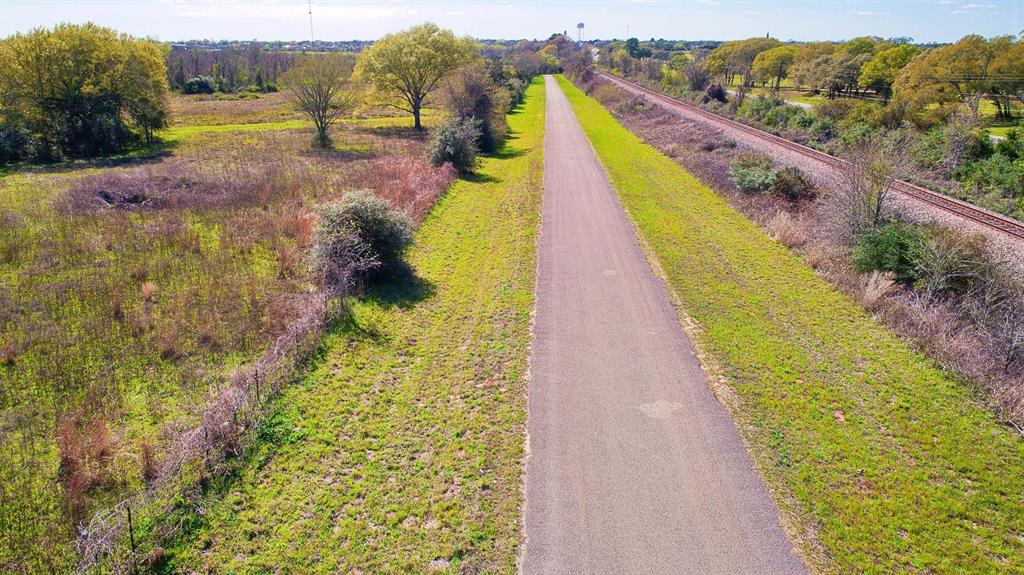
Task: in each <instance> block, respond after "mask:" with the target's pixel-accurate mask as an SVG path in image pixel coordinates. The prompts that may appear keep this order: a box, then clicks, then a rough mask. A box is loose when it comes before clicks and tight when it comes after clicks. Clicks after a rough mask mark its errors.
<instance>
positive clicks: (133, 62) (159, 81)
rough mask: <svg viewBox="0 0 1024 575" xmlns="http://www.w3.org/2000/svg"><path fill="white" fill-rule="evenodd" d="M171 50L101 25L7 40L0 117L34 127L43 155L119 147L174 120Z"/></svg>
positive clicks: (2, 45) (2, 51) (2, 48)
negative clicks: (168, 58) (169, 117)
mask: <svg viewBox="0 0 1024 575" xmlns="http://www.w3.org/2000/svg"><path fill="white" fill-rule="evenodd" d="M165 55H166V48H165V47H164V46H163V45H160V44H157V43H155V42H151V41H148V40H138V39H135V38H132V37H130V36H128V35H125V34H118V33H117V32H115V31H114V30H111V29H109V28H102V27H100V26H96V25H95V24H91V23H89V24H81V25H78V24H61V25H59V26H56V27H54V28H52V29H44V28H37V29H35V30H32V31H31V32H28V33H25V34H15V35H14V36H10V37H8V38H6V39H4V40H2V41H0V70H3V73H2V74H0V105H2V114H0V121H2V122H3V123H4V125H5V126H8V127H9V126H12V125H13V126H19V127H21V128H24V129H25V130H27V131H28V132H29V133H30V134H31V137H32V139H33V140H34V141H35V148H36V150H37V155H38V157H39V159H56V158H58V157H60V156H62V155H67V156H73V157H91V156H95V155H97V154H102V153H110V152H117V151H120V150H121V149H123V148H124V147H125V146H126V145H128V144H129V143H130V142H131V141H132V139H133V137H134V136H133V133H132V129H133V128H134V129H135V130H137V131H138V133H139V134H140V135H141V136H142V137H144V138H145V139H146V140H147V141H151V140H152V138H153V132H154V131H155V130H157V129H159V128H161V127H163V126H165V125H166V123H167V113H168V112H167V110H168V105H167V93H168V87H167V66H166V64H165Z"/></svg>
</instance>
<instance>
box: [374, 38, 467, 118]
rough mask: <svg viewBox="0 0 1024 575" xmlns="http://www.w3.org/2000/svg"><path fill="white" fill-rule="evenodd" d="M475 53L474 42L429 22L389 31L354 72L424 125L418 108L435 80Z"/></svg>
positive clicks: (465, 62) (380, 95)
mask: <svg viewBox="0 0 1024 575" xmlns="http://www.w3.org/2000/svg"><path fill="white" fill-rule="evenodd" d="M477 57H478V52H477V47H476V44H475V42H473V40H472V39H470V38H458V37H456V36H455V34H454V33H452V31H451V30H442V29H441V28H438V27H437V26H436V25H434V24H431V23H426V24H420V25H419V26H413V27H412V28H410V29H408V30H405V31H402V32H397V33H394V34H388V35H386V36H384V37H383V38H381V39H380V40H378V41H376V42H374V43H373V45H372V46H371V47H370V48H368V49H367V50H366V51H364V52H363V53H362V54H361V55H360V57H359V62H358V63H357V65H356V76H357V77H358V78H360V79H362V80H365V81H366V82H368V83H370V84H371V85H372V86H373V87H374V89H375V90H376V92H377V95H378V97H379V98H380V100H381V102H382V103H384V104H386V105H389V106H392V107H394V108H398V109H400V110H404V111H406V112H410V113H411V114H412V115H413V119H414V123H415V126H416V129H423V127H422V124H421V123H420V111H421V110H422V109H423V104H424V101H425V100H426V98H427V96H428V95H429V94H430V93H431V92H432V91H433V90H434V88H435V87H437V85H438V82H440V81H441V79H442V78H443V77H444V76H445V75H446V74H448V73H449V72H451V71H452V70H455V69H457V68H459V67H461V66H464V65H466V64H468V63H470V62H472V61H473V60H474V59H476V58H477Z"/></svg>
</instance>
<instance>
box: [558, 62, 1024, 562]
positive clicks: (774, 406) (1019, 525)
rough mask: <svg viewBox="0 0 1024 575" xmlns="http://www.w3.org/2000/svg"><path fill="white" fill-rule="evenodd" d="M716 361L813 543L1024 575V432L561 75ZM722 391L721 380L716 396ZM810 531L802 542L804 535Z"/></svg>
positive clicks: (853, 556)
mask: <svg viewBox="0 0 1024 575" xmlns="http://www.w3.org/2000/svg"><path fill="white" fill-rule="evenodd" d="M560 83H561V86H562V88H563V89H564V90H565V91H566V93H567V95H568V96H569V99H570V101H571V102H572V104H573V107H574V108H575V110H576V113H577V115H578V116H579V118H580V121H581V123H582V124H583V128H584V130H585V131H586V133H587V135H588V136H589V138H590V140H591V142H592V143H593V146H594V149H595V150H596V152H597V154H598V156H599V157H600V159H601V161H602V162H603V163H604V166H605V168H606V170H607V171H608V174H609V176H610V177H611V180H612V182H613V184H614V186H615V187H616V189H617V190H618V192H619V196H620V198H621V200H622V202H623V205H624V206H625V207H626V209H627V210H628V212H629V214H630V215H631V217H632V219H633V221H634V222H635V224H636V226H637V228H638V231H639V233H640V235H641V237H642V238H643V239H644V240H645V242H646V244H647V245H648V246H649V250H650V255H651V256H652V257H653V258H655V259H656V260H657V262H658V263H659V264H660V266H661V269H662V270H663V273H664V274H665V276H666V280H667V282H668V285H669V287H670V289H671V291H672V293H673V294H674V296H675V297H676V298H677V299H678V301H679V302H680V304H681V306H682V308H683V309H684V310H685V311H686V313H687V314H688V315H689V316H690V317H692V318H693V319H694V320H695V321H696V322H697V324H698V325H699V326H700V330H699V334H698V336H697V339H698V341H699V343H700V345H701V347H702V348H704V349H705V350H706V351H707V352H708V353H709V354H710V357H712V358H713V359H714V360H715V362H717V364H718V366H719V367H718V370H717V371H719V372H720V373H721V375H722V376H723V377H724V383H725V385H726V387H725V391H724V392H722V394H720V396H721V397H732V396H735V397H734V399H732V400H729V399H726V402H727V403H729V404H730V405H731V406H732V408H733V412H734V416H735V418H736V419H737V422H738V424H739V426H740V428H741V431H742V432H743V434H744V435H745V437H746V438H747V440H748V442H749V443H750V444H751V445H752V448H753V449H752V450H753V452H754V453H755V457H756V458H757V460H758V464H759V467H760V469H761V470H762V472H763V473H764V474H765V476H766V479H767V481H768V483H769V485H770V486H771V488H772V490H773V492H774V493H776V495H777V500H779V501H780V502H781V505H782V507H783V509H784V510H785V511H786V514H787V515H788V516H790V517H791V518H792V519H793V520H794V523H795V524H797V525H799V526H801V527H803V530H798V531H800V532H801V533H804V534H806V533H807V532H816V535H817V537H816V539H817V542H818V543H817V544H813V543H806V542H805V545H804V547H805V550H807V551H808V554H809V555H811V556H812V558H813V563H815V564H816V565H817V566H818V567H820V568H821V570H822V571H827V572H840V573H1024V498H1022V495H1024V442H1022V441H1021V438H1020V437H1019V436H1018V435H1016V434H1014V433H1012V432H1011V431H1009V430H1008V429H1006V428H1005V427H1003V426H1001V425H999V424H998V423H997V422H996V421H995V420H994V418H993V416H992V415H991V414H990V413H989V412H988V411H986V410H985V409H983V408H982V407H981V406H979V404H978V401H977V399H976V398H975V397H974V396H973V395H972V393H971V391H970V390H968V389H967V388H966V387H965V386H964V385H962V384H961V383H958V382H957V381H954V380H953V379H952V378H951V377H950V376H949V375H947V374H945V373H944V372H943V371H941V370H940V369H939V368H938V367H936V366H935V365H934V364H933V363H932V362H931V361H929V360H927V359H925V358H923V357H921V356H920V355H919V354H917V353H915V352H914V351H912V350H911V349H910V348H909V347H908V345H907V344H906V343H904V342H903V341H902V340H900V339H899V338H898V337H896V336H895V335H894V334H892V333H891V332H889V331H887V330H886V329H884V328H883V327H882V326H880V325H879V324H878V323H876V322H875V321H874V320H873V319H872V318H871V317H870V316H869V315H868V314H867V313H866V312H865V311H864V310H863V309H862V308H860V307H859V306H858V305H856V304H855V303H853V302H852V301H851V300H850V299H849V298H847V297H846V296H844V295H842V294H840V293H838V292H836V291H835V290H834V289H833V288H831V287H830V286H829V285H828V284H827V283H826V282H825V281H824V280H822V279H820V278H818V277H817V276H816V275H815V274H814V273H813V272H812V271H811V269H810V268H809V267H807V266H806V265H804V264H803V263H802V262H801V260H800V259H799V258H797V257H796V256H794V255H793V254H791V253H790V252H789V251H788V250H786V249H785V248H784V247H783V246H781V245H780V244H777V243H775V242H773V241H771V240H770V239H769V238H768V237H767V236H766V235H765V234H764V233H763V232H762V230H761V229H760V228H758V227H757V226H755V225H754V224H753V223H751V222H750V221H749V220H747V219H746V218H745V217H743V216H742V215H741V214H740V213H738V212H737V211H735V210H734V209H732V208H731V207H730V206H729V205H728V204H727V203H726V202H725V201H724V200H723V199H721V198H720V197H718V196H717V195H715V194H714V193H713V192H712V191H710V190H709V189H708V188H707V187H706V186H704V185H703V184H701V183H700V182H699V181H697V180H696V179H694V178H693V177H692V176H690V175H689V174H688V173H687V172H685V171H684V170H683V169H682V168H681V167H680V166H679V165H677V164H675V163H674V162H673V161H672V160H670V159H669V158H667V157H665V156H663V155H661V154H660V153H658V152H657V151H656V150H654V149H652V148H650V147H648V146H646V145H644V144H643V143H642V142H641V141H640V140H639V139H638V138H637V137H636V136H635V135H633V134H632V133H630V132H629V131H627V130H626V129H625V128H623V127H622V126H621V125H619V124H618V123H617V122H616V121H615V120H614V119H613V117H612V116H611V115H610V114H609V113H608V112H607V111H606V110H605V109H604V108H603V107H602V106H601V105H600V104H598V103H597V102H596V101H594V100H592V99H590V98H588V97H587V96H585V95H584V94H583V93H582V92H580V91H579V90H577V89H576V88H575V87H573V86H572V85H571V84H569V82H567V81H565V80H564V79H560ZM720 391H721V390H720ZM808 539H812V538H808Z"/></svg>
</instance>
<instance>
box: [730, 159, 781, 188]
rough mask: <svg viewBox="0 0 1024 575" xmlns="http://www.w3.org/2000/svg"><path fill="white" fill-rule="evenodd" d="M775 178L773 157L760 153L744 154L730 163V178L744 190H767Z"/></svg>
mask: <svg viewBox="0 0 1024 575" xmlns="http://www.w3.org/2000/svg"><path fill="white" fill-rule="evenodd" d="M775 178H776V173H775V170H774V169H772V161H771V159H769V158H767V157H765V156H762V155H760V154H743V155H742V156H740V157H739V158H736V159H735V160H733V162H732V164H730V165H729V180H730V181H731V182H732V183H733V185H734V186H736V187H737V188H739V189H740V190H741V191H744V192H748V193H763V192H767V191H768V190H769V189H771V187H772V186H773V185H774V184H775Z"/></svg>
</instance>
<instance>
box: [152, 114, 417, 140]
mask: <svg viewBox="0 0 1024 575" xmlns="http://www.w3.org/2000/svg"><path fill="white" fill-rule="evenodd" d="M436 119H437V116H434V115H426V116H424V118H423V123H424V125H426V126H427V127H430V126H433V125H434V123H435V120H436ZM411 122H412V121H411V120H410V119H409V118H406V117H399V116H388V117H380V118H347V119H344V120H340V121H339V122H338V124H340V125H357V126H362V127H366V128H390V127H404V126H409V127H411V126H412V123H411ZM312 127H313V125H312V123H310V121H309V120H285V121H281V122H258V123H245V124H203V125H195V126H172V127H170V128H167V129H166V130H161V131H160V132H159V133H158V135H159V137H160V138H161V139H162V140H165V141H168V142H178V141H181V140H183V139H186V138H191V137H195V136H198V135H200V134H220V133H225V132H231V133H234V132H277V131H281V130H299V129H312Z"/></svg>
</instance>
